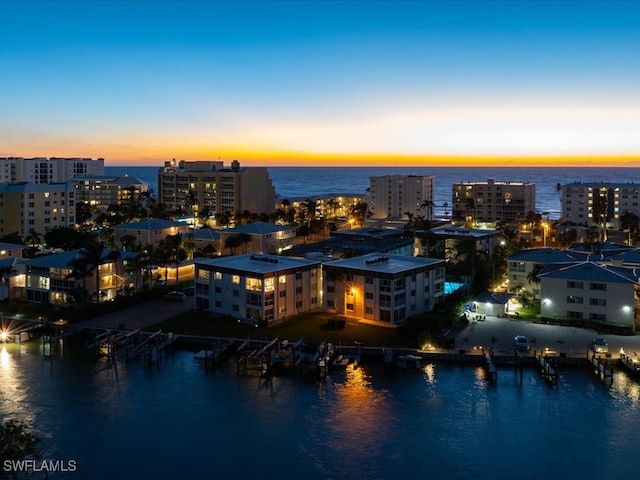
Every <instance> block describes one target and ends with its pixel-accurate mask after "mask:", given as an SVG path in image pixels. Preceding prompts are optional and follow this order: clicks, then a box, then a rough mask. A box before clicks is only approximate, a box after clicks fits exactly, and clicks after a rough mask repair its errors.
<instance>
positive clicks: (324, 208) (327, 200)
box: [276, 193, 365, 224]
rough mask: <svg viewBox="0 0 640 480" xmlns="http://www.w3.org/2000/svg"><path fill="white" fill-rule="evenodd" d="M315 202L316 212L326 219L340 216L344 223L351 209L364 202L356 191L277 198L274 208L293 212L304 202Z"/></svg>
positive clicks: (363, 197) (303, 205)
mask: <svg viewBox="0 0 640 480" xmlns="http://www.w3.org/2000/svg"><path fill="white" fill-rule="evenodd" d="M285 200H286V202H285ZM308 201H312V202H316V214H317V215H318V216H323V217H324V218H327V219H330V220H331V219H334V218H340V219H341V220H342V221H343V222H344V223H345V224H346V223H348V221H349V216H350V214H351V209H352V208H353V207H355V206H356V205H358V204H360V203H363V202H365V195H362V194H357V193H327V194H323V195H309V196H307V197H289V198H279V199H278V200H277V201H276V209H278V208H282V209H284V210H286V209H292V210H293V211H295V212H299V211H300V210H302V209H304V208H306V202H308Z"/></svg>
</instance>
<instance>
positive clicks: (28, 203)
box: [0, 182, 76, 237]
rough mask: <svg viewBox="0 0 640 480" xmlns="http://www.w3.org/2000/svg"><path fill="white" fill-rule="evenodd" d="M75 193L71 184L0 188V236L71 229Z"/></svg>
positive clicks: (5, 186) (13, 184)
mask: <svg viewBox="0 0 640 480" xmlns="http://www.w3.org/2000/svg"><path fill="white" fill-rule="evenodd" d="M75 205H76V192H75V189H74V188H73V185H72V184H71V182H65V183H49V184H38V183H26V182H21V183H9V184H3V185H0V235H5V234H9V233H12V232H18V233H19V234H20V235H22V236H23V237H27V236H29V235H32V234H35V233H37V234H44V233H46V232H48V231H49V230H52V229H54V228H57V227H74V226H75V208H76V207H75Z"/></svg>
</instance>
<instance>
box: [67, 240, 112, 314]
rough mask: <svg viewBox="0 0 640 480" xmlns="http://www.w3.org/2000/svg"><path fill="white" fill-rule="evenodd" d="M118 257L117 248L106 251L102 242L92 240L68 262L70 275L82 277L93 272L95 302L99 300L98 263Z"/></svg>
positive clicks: (84, 277)
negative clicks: (70, 268)
mask: <svg viewBox="0 0 640 480" xmlns="http://www.w3.org/2000/svg"><path fill="white" fill-rule="evenodd" d="M119 258H120V252H119V251H117V250H111V251H106V250H105V249H104V248H103V247H102V244H101V243H99V242H97V241H95V240H93V241H91V242H89V243H87V244H86V245H85V246H84V247H83V248H81V249H80V250H78V255H77V256H76V258H75V259H74V260H72V261H71V262H70V266H71V267H72V269H73V271H72V273H71V276H72V277H73V278H76V279H82V280H83V283H84V281H85V279H86V278H87V277H90V276H91V275H93V274H95V277H96V303H99V302H100V298H101V296H100V265H102V264H105V263H110V262H112V261H115V260H117V259H119Z"/></svg>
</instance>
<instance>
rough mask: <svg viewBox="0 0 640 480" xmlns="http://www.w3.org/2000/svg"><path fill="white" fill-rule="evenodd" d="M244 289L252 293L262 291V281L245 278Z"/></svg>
mask: <svg viewBox="0 0 640 480" xmlns="http://www.w3.org/2000/svg"><path fill="white" fill-rule="evenodd" d="M246 289H247V290H253V291H258V292H259V291H262V280H261V279H259V278H251V277H247V281H246Z"/></svg>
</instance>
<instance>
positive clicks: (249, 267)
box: [195, 253, 320, 273]
mask: <svg viewBox="0 0 640 480" xmlns="http://www.w3.org/2000/svg"><path fill="white" fill-rule="evenodd" d="M195 263H196V266H198V265H205V266H210V267H212V268H214V269H216V268H219V269H225V270H229V271H238V272H249V273H270V272H280V271H282V270H287V269H296V268H301V267H308V266H313V265H318V266H319V265H320V262H318V261H314V260H305V259H302V258H292V257H282V256H280V255H264V254H255V253H247V254H244V255H230V256H228V257H220V258H210V259H197V260H196V262H195Z"/></svg>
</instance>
